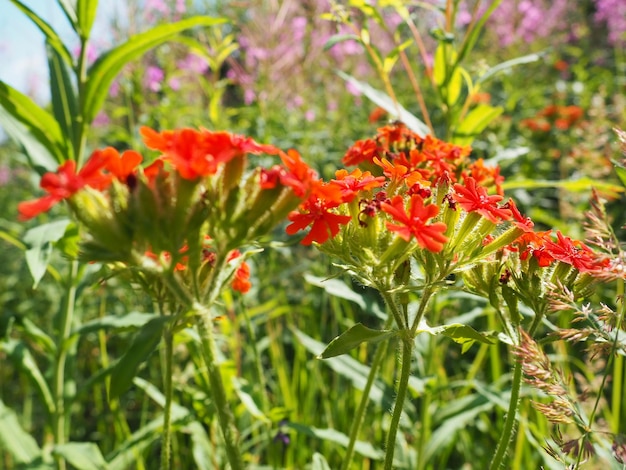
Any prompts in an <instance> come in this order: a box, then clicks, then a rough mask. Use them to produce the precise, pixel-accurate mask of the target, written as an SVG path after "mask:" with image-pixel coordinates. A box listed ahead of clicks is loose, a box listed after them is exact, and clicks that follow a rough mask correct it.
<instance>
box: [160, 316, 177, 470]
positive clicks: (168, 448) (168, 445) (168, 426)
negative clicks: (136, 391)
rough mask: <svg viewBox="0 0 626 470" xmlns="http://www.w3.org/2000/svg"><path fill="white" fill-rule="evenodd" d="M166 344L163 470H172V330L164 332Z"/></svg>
mask: <svg viewBox="0 0 626 470" xmlns="http://www.w3.org/2000/svg"><path fill="white" fill-rule="evenodd" d="M163 336H164V337H163V339H164V342H165V354H164V356H165V357H164V360H165V361H164V362H165V372H164V374H163V393H164V394H165V406H164V407H163V439H162V442H161V470H170V469H171V468H172V394H173V387H172V361H173V355H174V333H173V331H172V330H171V329H170V328H167V329H166V330H165V332H164V335H163Z"/></svg>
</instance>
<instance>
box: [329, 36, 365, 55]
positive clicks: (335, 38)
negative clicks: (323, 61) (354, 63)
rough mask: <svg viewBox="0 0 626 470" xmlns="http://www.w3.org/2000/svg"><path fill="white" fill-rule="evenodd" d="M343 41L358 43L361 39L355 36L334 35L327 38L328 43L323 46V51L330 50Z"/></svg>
mask: <svg viewBox="0 0 626 470" xmlns="http://www.w3.org/2000/svg"><path fill="white" fill-rule="evenodd" d="M344 41H356V42H360V41H361V38H360V37H359V36H357V35H356V34H335V35H333V36H331V37H329V38H328V41H326V43H325V44H324V51H327V50H329V49H331V48H332V47H333V46H334V45H336V44H339V43H340V42H344Z"/></svg>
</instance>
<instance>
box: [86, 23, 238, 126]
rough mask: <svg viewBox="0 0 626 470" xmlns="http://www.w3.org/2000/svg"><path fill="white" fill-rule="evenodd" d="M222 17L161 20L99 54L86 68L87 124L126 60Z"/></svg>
mask: <svg viewBox="0 0 626 470" xmlns="http://www.w3.org/2000/svg"><path fill="white" fill-rule="evenodd" d="M225 21H226V20H224V19H221V18H211V17H209V16H195V17H192V18H187V19H185V20H181V21H178V22H176V23H167V24H161V25H159V26H155V27H154V28H152V29H150V30H148V31H146V32H143V33H139V34H136V35H134V36H131V37H130V38H129V39H128V41H126V42H125V43H123V44H120V45H119V46H117V47H115V48H113V49H111V50H109V51H107V52H106V53H104V54H102V55H101V56H100V57H98V59H97V60H96V61H95V62H94V63H93V65H92V66H91V67H90V68H89V71H88V74H87V75H88V77H87V84H86V87H85V109H84V115H85V121H86V123H87V124H89V123H91V122H92V121H93V120H94V118H95V117H96V115H97V114H98V112H99V111H100V108H101V107H102V104H103V103H104V100H105V99H106V97H107V96H108V94H109V87H110V86H111V83H113V80H115V77H116V76H117V74H118V73H119V72H120V71H121V70H122V68H123V67H124V66H125V65H126V64H127V63H129V62H130V61H132V60H135V59H137V58H138V57H141V56H142V55H143V54H144V53H145V52H146V51H148V50H150V49H152V48H153V47H156V46H158V45H160V44H163V43H164V42H166V41H169V40H170V39H173V38H174V37H175V36H176V35H177V34H180V33H181V32H183V31H186V30H188V29H192V28H195V27H197V26H214V25H216V24H220V23H224V22H225Z"/></svg>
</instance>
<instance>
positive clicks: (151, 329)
mask: <svg viewBox="0 0 626 470" xmlns="http://www.w3.org/2000/svg"><path fill="white" fill-rule="evenodd" d="M172 318H173V317H169V316H159V317H157V318H153V319H152V320H150V321H149V322H148V323H146V324H145V325H144V326H143V327H142V328H141V330H139V331H138V332H137V334H136V335H135V337H134V338H133V340H132V342H131V344H130V346H129V347H128V349H127V350H126V352H125V353H124V355H123V356H122V357H121V358H120V360H119V362H118V363H117V364H116V365H115V368H114V370H113V372H112V373H111V389H110V391H109V399H112V398H119V397H120V395H122V393H124V392H125V391H126V390H128V388H129V387H130V385H131V383H132V382H133V378H134V377H135V375H136V374H137V370H138V369H139V366H140V365H141V364H142V363H143V362H145V361H146V360H147V359H148V357H149V356H150V355H151V354H152V353H153V352H154V350H155V349H156V348H157V346H158V345H159V342H160V341H161V336H162V334H163V329H164V328H165V325H166V324H167V322H169V321H171V320H172Z"/></svg>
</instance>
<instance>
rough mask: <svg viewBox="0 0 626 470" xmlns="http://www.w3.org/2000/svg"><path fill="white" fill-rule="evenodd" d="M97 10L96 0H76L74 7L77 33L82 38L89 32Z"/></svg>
mask: <svg viewBox="0 0 626 470" xmlns="http://www.w3.org/2000/svg"><path fill="white" fill-rule="evenodd" d="M97 10H98V0H78V5H77V9H76V16H77V25H78V33H79V34H80V36H81V37H82V38H83V39H87V38H88V37H89V34H91V27H92V26H93V21H94V20H95V19H96V11H97Z"/></svg>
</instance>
